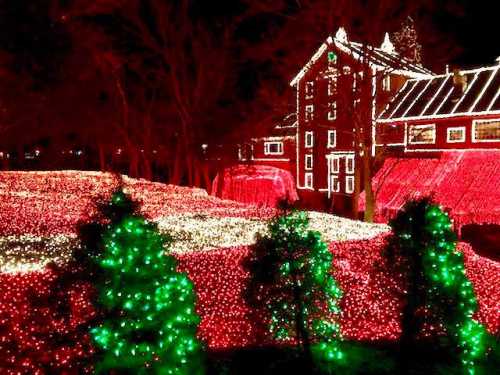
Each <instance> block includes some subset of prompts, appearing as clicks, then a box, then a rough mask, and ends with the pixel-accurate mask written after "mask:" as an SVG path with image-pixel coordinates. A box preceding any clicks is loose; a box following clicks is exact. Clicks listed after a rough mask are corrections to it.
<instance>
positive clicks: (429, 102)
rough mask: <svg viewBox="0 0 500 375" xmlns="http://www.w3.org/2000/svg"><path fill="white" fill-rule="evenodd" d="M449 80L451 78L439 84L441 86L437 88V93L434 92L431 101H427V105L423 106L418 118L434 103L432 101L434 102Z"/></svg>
mask: <svg viewBox="0 0 500 375" xmlns="http://www.w3.org/2000/svg"><path fill="white" fill-rule="evenodd" d="M450 78H451V76H449V77H446V79H443V83H441V86H439V88H438V89H437V91H436V92H435V94H434V96H433V97H432V98H431V100H429V101H428V102H427V104H426V105H425V107H424V109H423V110H422V112H420V114H419V116H423V114H424V113H425V111H427V109H428V108H429V107H430V106H431V104H432V103H433V102H434V100H436V98H437V96H438V95H439V93H440V92H441V90H442V89H443V87H444V86H445V85H446V82H448V80H449V79H450Z"/></svg>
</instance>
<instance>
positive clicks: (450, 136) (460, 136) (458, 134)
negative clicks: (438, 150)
mask: <svg viewBox="0 0 500 375" xmlns="http://www.w3.org/2000/svg"><path fill="white" fill-rule="evenodd" d="M446 142H448V143H457V142H465V127H463V126H462V127H458V128H448V129H446Z"/></svg>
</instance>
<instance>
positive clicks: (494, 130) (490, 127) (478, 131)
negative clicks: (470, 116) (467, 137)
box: [472, 119, 500, 142]
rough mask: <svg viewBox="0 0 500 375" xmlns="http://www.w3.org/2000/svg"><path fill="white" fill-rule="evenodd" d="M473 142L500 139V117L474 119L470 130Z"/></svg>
mask: <svg viewBox="0 0 500 375" xmlns="http://www.w3.org/2000/svg"><path fill="white" fill-rule="evenodd" d="M472 141H473V142H495V141H500V119H495V120H482V121H474V123H473V130H472Z"/></svg>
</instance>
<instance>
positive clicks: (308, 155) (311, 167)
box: [304, 154, 313, 171]
mask: <svg viewBox="0 0 500 375" xmlns="http://www.w3.org/2000/svg"><path fill="white" fill-rule="evenodd" d="M308 160H310V164H311V166H310V167H308V166H307V164H308ZM304 170H306V171H312V170H313V155H312V154H305V155H304Z"/></svg>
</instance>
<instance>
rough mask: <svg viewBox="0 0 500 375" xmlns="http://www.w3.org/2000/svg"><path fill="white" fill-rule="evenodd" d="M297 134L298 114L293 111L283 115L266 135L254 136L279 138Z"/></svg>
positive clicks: (266, 138) (262, 138)
mask: <svg viewBox="0 0 500 375" xmlns="http://www.w3.org/2000/svg"><path fill="white" fill-rule="evenodd" d="M296 134H297V114H296V113H295V112H293V113H289V114H288V115H286V116H285V117H283V118H282V119H281V120H280V121H279V122H278V123H277V124H276V125H275V126H274V127H273V128H272V129H270V130H269V131H268V132H267V134H266V135H265V136H263V137H260V138H253V140H254V141H257V140H273V139H274V140H276V139H277V138H284V137H295V135H296Z"/></svg>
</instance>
